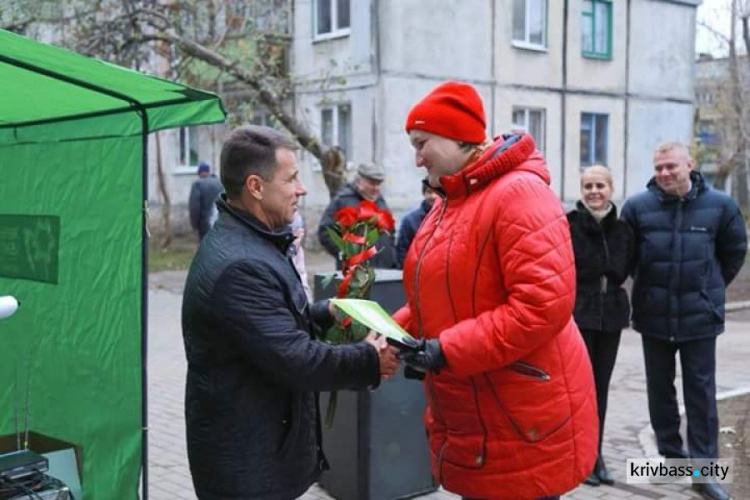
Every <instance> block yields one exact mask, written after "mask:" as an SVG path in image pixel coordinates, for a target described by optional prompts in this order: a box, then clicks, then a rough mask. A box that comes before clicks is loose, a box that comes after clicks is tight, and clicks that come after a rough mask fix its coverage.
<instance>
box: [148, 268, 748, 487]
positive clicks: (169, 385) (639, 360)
mask: <svg viewBox="0 0 750 500" xmlns="http://www.w3.org/2000/svg"><path fill="white" fill-rule="evenodd" d="M313 259H315V257H313ZM320 262H321V263H322V264H321V265H325V263H324V262H323V261H320ZM317 264H318V261H315V263H314V265H317ZM184 277H185V273H184V272H164V273H158V274H156V275H152V277H151V287H150V294H149V301H150V304H149V346H148V347H149V358H148V365H149V429H150V431H149V436H150V438H149V474H150V480H149V488H150V497H151V498H152V499H153V500H171V499H182V500H186V499H194V498H195V494H194V493H193V491H192V483H191V480H190V473H189V471H188V467H187V452H186V450H185V425H184V418H183V394H184V384H185V369H186V366H185V355H184V350H183V347H182V336H181V333H180V305H181V292H182V284H183V281H184ZM735 318H736V319H735ZM749 334H750V315H748V314H745V313H737V314H735V315H733V316H732V319H730V320H729V321H728V322H727V331H726V333H725V334H724V335H722V336H721V337H719V342H718V344H717V359H718V362H717V365H718V368H717V383H718V391H719V393H722V392H725V393H726V392H729V391H733V390H737V389H744V388H750V370H748V368H747V365H748V360H750V338H749V337H748V335H749ZM678 377H679V373H678ZM678 383H680V384H681V382H679V381H678ZM678 387H681V385H679V386H678ZM678 392H681V391H679V390H678ZM648 423H649V421H648V409H647V406H646V391H645V375H644V369H643V357H642V353H641V347H640V336H639V335H638V334H635V333H634V332H632V331H629V330H628V331H626V332H624V333H623V336H622V344H621V346H620V352H619V355H618V359H617V365H616V367H615V371H614V374H613V376H612V385H611V390H610V402H609V410H608V415H607V429H606V431H605V437H604V456H605V457H606V459H607V463H608V464H609V467H610V468H611V469H612V472H613V474H614V476H615V479H616V480H617V483H616V485H615V486H614V487H608V486H601V487H596V488H594V487H589V486H585V485H583V486H580V487H579V488H578V489H576V490H575V491H573V492H571V493H570V494H568V495H565V498H570V499H580V500H584V499H585V500H589V499H624V498H628V499H653V500H656V499H687V498H698V496H697V495H696V494H695V493H694V492H693V491H692V490H690V489H689V487H685V486H682V485H659V486H652V485H628V484H625V483H624V475H625V460H626V459H627V458H636V457H653V456H656V452H655V446H654V443H653V435H652V433H651V432H650V428H649V426H648ZM736 472H737V471H736ZM745 472H750V471H745ZM302 498H303V500H323V499H330V498H331V497H330V496H328V495H327V494H326V493H325V491H323V490H322V489H321V488H319V487H318V486H317V485H316V486H313V487H312V488H311V489H310V490H309V491H308V492H307V493H306V494H305V495H304V496H303V497H302ZM419 498H421V499H429V500H447V499H455V498H459V497H457V496H455V495H452V494H450V493H446V492H443V491H437V492H435V493H432V494H430V495H426V496H423V497H419ZM344 500H350V499H344ZM351 500H356V499H351ZM374 500H377V499H374Z"/></svg>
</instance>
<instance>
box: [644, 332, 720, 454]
mask: <svg viewBox="0 0 750 500" xmlns="http://www.w3.org/2000/svg"><path fill="white" fill-rule="evenodd" d="M642 338H643V355H644V359H645V362H646V385H647V386H648V411H649V414H650V416H651V427H653V429H654V433H655V434H656V442H657V445H658V447H659V453H660V454H661V455H663V456H665V457H667V458H687V457H686V453H685V450H684V449H683V447H682V437H681V436H680V414H679V410H678V406H677V392H676V391H675V387H674V378H675V354H676V353H677V352H678V351H679V354H680V368H681V370H682V394H683V397H684V399H685V410H686V413H687V423H688V436H687V437H688V450H689V456H690V457H692V458H718V456H719V450H718V445H717V443H718V439H719V417H718V411H717V409H716V338H710V339H701V340H692V341H688V342H682V343H679V344H675V343H672V342H668V341H665V340H661V339H658V338H654V337H647V336H646V335H642Z"/></svg>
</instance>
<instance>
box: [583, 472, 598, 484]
mask: <svg viewBox="0 0 750 500" xmlns="http://www.w3.org/2000/svg"><path fill="white" fill-rule="evenodd" d="M583 483H584V484H588V485H589V486H599V485H600V484H602V482H601V481H599V476H597V475H596V472H592V473H591V474H589V477H587V478H586V479H584V480H583Z"/></svg>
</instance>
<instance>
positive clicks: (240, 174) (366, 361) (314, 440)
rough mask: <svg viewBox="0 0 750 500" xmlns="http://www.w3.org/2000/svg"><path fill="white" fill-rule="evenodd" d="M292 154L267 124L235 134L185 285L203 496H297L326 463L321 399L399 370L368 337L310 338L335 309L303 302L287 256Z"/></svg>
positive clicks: (189, 404)
mask: <svg viewBox="0 0 750 500" xmlns="http://www.w3.org/2000/svg"><path fill="white" fill-rule="evenodd" d="M296 149H297V146H296V144H295V143H294V142H292V141H291V140H290V139H288V138H287V137H286V136H284V135H283V134H281V133H280V132H278V131H275V130H273V129H271V128H268V127H248V128H243V129H238V130H236V131H234V132H233V133H232V134H231V135H230V136H229V138H228V139H227V141H226V143H225V144H224V147H223V149H222V152H221V180H222V184H223V185H224V189H225V192H226V194H225V195H222V197H221V199H220V200H219V201H218V209H219V219H218V221H217V223H216V225H215V226H214V230H213V231H211V232H209V234H208V235H207V236H206V238H204V240H203V243H202V244H201V247H200V249H199V250H198V253H197V254H196V256H195V260H194V261H193V263H192V265H191V267H190V272H189V274H188V278H187V283H186V285H185V295H184V298H183V306H182V330H183V337H184V342H185V351H186V355H187V360H188V374H187V387H186V396H185V415H186V424H187V444H188V458H189V461H190V471H191V473H192V476H193V484H194V486H195V490H196V493H197V495H198V497H199V498H200V499H202V500H219V499H222V500H223V499H240V498H254V499H269V500H270V499H279V500H283V499H292V498H297V497H299V496H300V495H302V494H303V493H304V492H305V491H306V490H307V489H308V487H309V486H310V485H311V484H312V483H313V482H314V481H316V480H317V479H318V477H319V474H320V472H321V470H324V469H325V468H326V467H327V463H326V460H325V457H324V455H323V452H322V448H321V433H320V417H319V409H318V399H317V392H318V391H329V390H337V389H365V388H368V387H370V388H371V387H375V386H377V385H378V383H379V381H380V379H381V377H389V376H391V375H392V374H393V373H394V372H395V370H396V368H397V366H398V361H397V360H396V358H395V353H396V351H395V349H394V348H392V347H388V346H386V345H385V344H384V342H382V339H380V340H376V339H375V338H374V336H373V335H371V336H370V337H368V338H367V339H366V341H365V342H361V343H357V344H350V345H344V346H331V345H329V344H326V343H323V342H318V341H316V340H315V339H314V338H313V329H314V328H325V327H327V326H329V325H330V324H331V323H332V311H331V309H330V305H329V304H328V303H327V302H322V303H316V304H308V301H307V296H306V295H305V291H304V289H303V287H302V283H301V282H300V278H299V275H298V274H297V272H296V270H295V268H294V266H293V264H292V262H291V259H290V254H289V252H288V250H289V247H290V245H291V244H292V242H293V240H294V236H293V234H292V233H291V231H290V230H289V229H288V225H289V224H290V223H291V222H292V220H293V218H294V215H295V213H296V211H297V203H298V201H299V198H300V197H301V196H304V195H305V194H306V191H305V188H304V186H303V185H302V183H301V182H300V179H299V176H298V174H299V171H298V169H297V166H296V158H295V150H296Z"/></svg>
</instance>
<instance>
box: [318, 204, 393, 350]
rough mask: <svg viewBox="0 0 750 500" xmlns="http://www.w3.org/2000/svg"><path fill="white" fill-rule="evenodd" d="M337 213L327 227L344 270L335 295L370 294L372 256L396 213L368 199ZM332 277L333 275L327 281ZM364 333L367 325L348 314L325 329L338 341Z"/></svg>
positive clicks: (359, 296)
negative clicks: (381, 208) (334, 223)
mask: <svg viewBox="0 0 750 500" xmlns="http://www.w3.org/2000/svg"><path fill="white" fill-rule="evenodd" d="M334 217H335V218H336V225H335V226H334V227H333V228H328V234H329V235H330V237H331V239H332V240H333V242H334V244H335V245H336V247H337V248H338V249H339V255H340V258H341V273H342V279H341V281H340V282H339V284H338V290H337V293H336V297H338V298H350V299H364V298H367V297H368V295H369V293H370V288H371V287H372V284H373V282H374V281H375V270H374V269H373V267H372V265H371V264H370V260H371V259H372V258H373V257H375V256H376V255H377V254H378V249H377V248H376V246H375V244H376V243H377V241H378V239H379V238H380V236H381V235H382V234H384V233H385V234H390V233H392V232H393V230H394V228H395V222H394V220H393V215H391V212H389V211H388V210H380V209H379V208H378V206H377V205H376V204H375V203H373V202H371V201H367V200H365V201H362V202H360V204H359V205H358V206H356V207H345V208H342V209H341V210H339V211H338V212H336V214H335V215H334ZM333 277H334V276H333V275H332V276H330V277H329V278H328V279H329V281H328V282H330V280H331V279H333ZM326 284H327V283H326ZM365 336H367V329H366V328H365V327H363V326H362V325H357V324H353V323H352V321H351V318H345V319H343V320H341V321H339V322H337V324H336V325H335V326H334V327H332V328H331V329H330V330H328V331H327V332H325V334H324V335H323V340H326V341H329V342H332V343H337V344H338V343H343V342H354V341H358V340H361V339H363V338H364V337H365Z"/></svg>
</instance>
